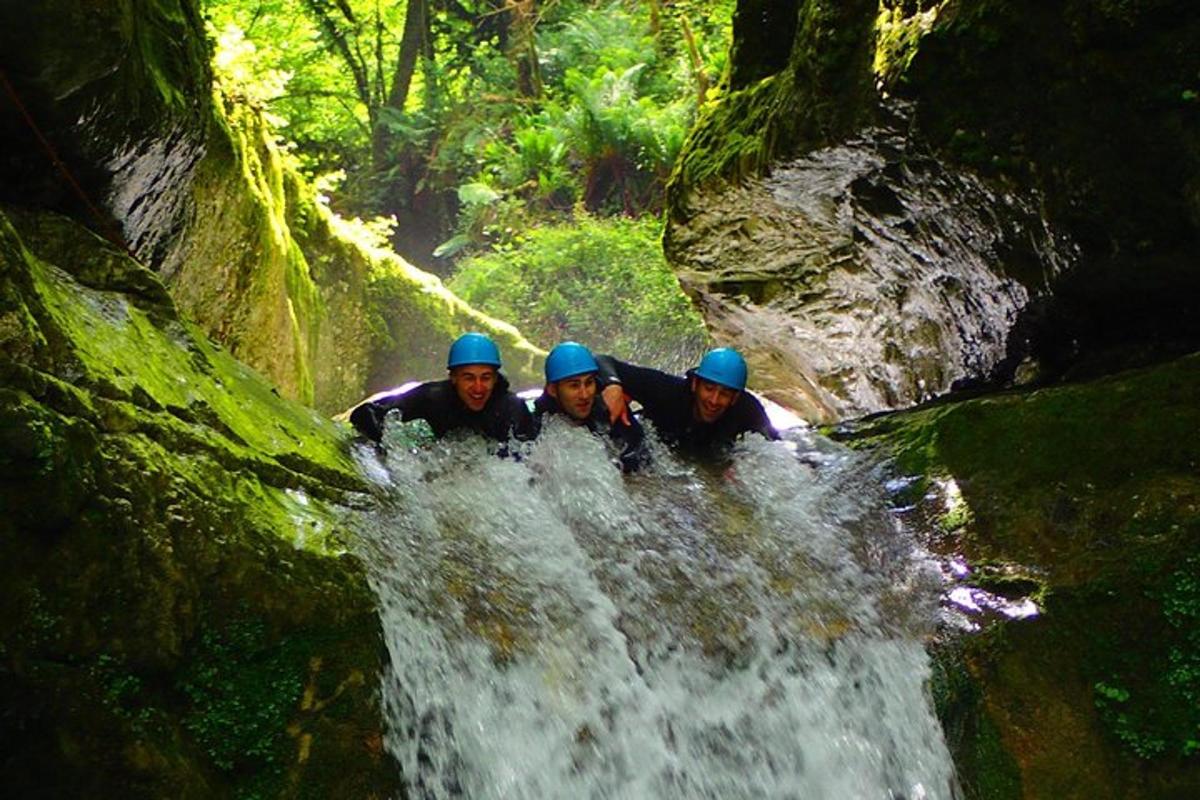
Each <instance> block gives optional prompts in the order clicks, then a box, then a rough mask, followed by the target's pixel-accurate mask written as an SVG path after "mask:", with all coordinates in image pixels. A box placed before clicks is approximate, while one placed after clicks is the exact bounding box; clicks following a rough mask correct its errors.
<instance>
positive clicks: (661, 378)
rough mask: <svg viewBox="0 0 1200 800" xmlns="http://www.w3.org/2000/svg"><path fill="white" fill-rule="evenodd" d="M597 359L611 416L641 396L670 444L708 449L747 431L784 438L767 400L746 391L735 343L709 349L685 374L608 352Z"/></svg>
mask: <svg viewBox="0 0 1200 800" xmlns="http://www.w3.org/2000/svg"><path fill="white" fill-rule="evenodd" d="M596 361H597V362H598V363H599V365H600V382H601V383H602V384H603V389H602V394H603V398H604V402H605V405H606V407H607V408H608V410H609V413H610V417H611V418H613V419H615V418H617V417H618V416H620V415H622V414H626V413H628V412H627V411H626V404H627V402H628V401H629V400H631V399H632V400H636V401H637V402H638V403H639V404H640V405H641V406H642V411H641V413H642V416H643V417H644V418H645V419H648V420H650V421H651V422H653V423H654V427H655V430H657V432H658V436H659V438H661V439H662V440H663V441H664V442H666V443H667V444H669V445H673V446H677V447H679V448H681V449H685V450H690V451H695V452H704V451H710V450H713V449H715V448H723V447H728V446H729V445H731V444H732V443H733V442H734V440H735V439H737V438H738V437H739V436H741V435H742V434H744V433H758V434H761V435H763V436H765V437H766V438H768V439H778V438H779V433H778V432H777V431H776V430H775V428H774V427H773V426H772V425H771V421H770V419H768V417H767V412H766V410H765V409H764V408H763V406H762V403H760V402H758V399H757V398H755V397H754V395H752V394H750V393H749V392H747V391H746V377H747V372H748V370H747V367H746V359H744V358H742V354H741V353H739V352H738V351H737V350H734V349H733V348H730V347H720V348H717V349H716V350H710V351H709V352H707V353H705V355H704V358H702V359H700V363H699V365H697V366H696V367H695V368H693V369H690V370H688V371H687V374H686V375H684V376H682V377H681V376H679V375H670V374H668V373H666V372H660V371H659V370H656V369H651V368H649V367H639V366H635V365H633V364H627V363H625V362H624V361H618V360H617V359H615V358H613V357H612V356H608V355H602V356H598V357H597V358H596Z"/></svg>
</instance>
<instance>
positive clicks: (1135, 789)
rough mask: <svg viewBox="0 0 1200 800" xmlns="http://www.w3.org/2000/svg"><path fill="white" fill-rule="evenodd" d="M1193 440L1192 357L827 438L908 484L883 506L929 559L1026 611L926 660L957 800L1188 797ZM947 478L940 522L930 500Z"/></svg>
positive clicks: (1193, 727) (1197, 649) (1195, 512)
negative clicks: (898, 516)
mask: <svg viewBox="0 0 1200 800" xmlns="http://www.w3.org/2000/svg"><path fill="white" fill-rule="evenodd" d="M1197 430H1200V354H1196V355H1192V356H1188V357H1186V358H1183V359H1180V360H1177V361H1173V362H1168V363H1165V364H1162V365H1159V366H1156V367H1152V368H1144V369H1141V370H1135V371H1130V372H1125V373H1120V374H1118V375H1115V376H1112V377H1109V378H1105V379H1101V380H1096V381H1093V382H1089V383H1081V384H1075V385H1061V386H1055V387H1051V388H1045V389H1041V390H1038V391H1034V392H1028V393H1015V392H1013V393H1008V394H1002V395H992V396H986V397H978V398H975V399H971V400H964V401H958V402H953V401H951V402H941V403H937V404H934V405H931V406H928V407H925V408H921V409H917V410H914V411H911V412H903V413H897V414H891V415H885V416H880V417H876V418H874V419H869V420H866V421H864V422H862V423H858V424H855V425H851V426H846V427H844V428H842V429H841V430H840V431H834V432H833V433H834V435H835V436H837V437H838V438H842V439H844V440H846V441H848V442H849V443H851V444H852V445H853V446H855V447H859V448H876V449H877V450H878V452H880V453H881V454H884V455H886V456H887V457H888V458H890V459H891V460H892V463H893V464H894V468H895V470H896V471H897V472H898V473H900V474H902V475H904V476H907V477H909V478H910V479H911V480H910V482H909V484H908V486H909V488H908V490H907V494H908V497H905V498H898V500H899V501H900V502H903V503H908V502H916V503H917V506H918V509H921V510H923V511H924V513H925V514H926V517H927V518H928V519H929V520H931V521H933V522H934V523H935V525H934V529H933V530H931V535H930V540H931V543H932V545H933V546H934V547H935V549H937V550H939V551H941V552H944V553H945V554H947V555H952V554H954V555H962V556H963V557H965V559H966V561H967V562H968V563H969V564H971V565H972V566H973V567H975V568H976V570H977V572H979V573H982V574H983V575H985V576H986V575H989V574H990V575H993V576H1008V577H1009V579H1010V580H1015V578H1019V579H1020V580H1019V581H1018V582H1016V583H1013V584H1012V585H1010V587H1009V588H1010V589H1016V591H1017V592H1018V593H1020V594H1031V595H1033V596H1035V597H1036V598H1037V600H1038V603H1039V606H1040V614H1039V615H1038V616H1037V617H1036V618H1034V619H1031V620H1019V621H1009V622H1004V623H998V624H995V625H993V626H992V627H991V628H990V629H989V630H988V631H987V633H986V634H984V635H982V636H978V637H975V638H968V639H966V640H964V641H961V642H959V643H958V644H957V645H955V646H954V647H952V648H950V650H949V651H948V653H942V654H940V655H939V659H938V661H939V664H940V666H939V670H940V671H939V675H940V679H939V681H938V682H937V685H936V686H935V697H941V698H942V699H940V700H939V703H938V707H939V712H940V713H941V714H942V717H943V720H944V722H945V724H946V728H947V733H948V739H949V740H950V742H951V744H952V747H953V748H954V749H955V755H956V761H957V763H958V764H959V767H960V772H961V774H962V778H963V781H964V784H965V785H966V786H967V789H968V794H969V795H972V796H976V797H1010V796H1021V797H1046V798H1051V797H1056V798H1057V797H1113V798H1116V797H1123V798H1128V797H1134V798H1175V797H1190V796H1193V795H1195V794H1197V793H1198V792H1200V737H1198V736H1197V734H1200V704H1198V703H1197V702H1196V701H1197V698H1200V581H1198V580H1197V578H1196V577H1195V576H1196V575H1197V574H1198V573H1197V570H1198V569H1200V477H1198V475H1200V473H1198V472H1197V464H1200V439H1197V437H1196V436H1195V431H1197ZM951 482H952V485H953V486H955V487H957V494H958V495H960V496H961V500H960V501H959V502H960V504H961V505H960V506H958V507H955V508H953V509H948V508H947V506H946V505H945V500H946V495H945V492H944V491H942V492H938V491H931V490H935V489H936V488H937V487H938V486H942V487H946V486H949V485H951ZM951 517H952V518H951ZM1014 576H1015V577H1014ZM990 588H991V589H992V590H995V591H1001V592H1003V591H1005V588H1004V587H1003V586H1000V585H999V584H993V585H992V586H991V587H990ZM989 787H990V788H989Z"/></svg>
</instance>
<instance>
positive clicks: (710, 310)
mask: <svg viewBox="0 0 1200 800" xmlns="http://www.w3.org/2000/svg"><path fill="white" fill-rule="evenodd" d="M680 216H681V217H683V218H684V219H685V220H686V221H683V222H679V223H677V224H676V225H674V226H672V227H671V228H670V230H669V234H668V240H667V242H668V253H669V256H670V258H671V259H672V260H673V262H674V263H675V264H677V265H678V267H677V268H678V271H679V275H680V280H681V282H682V283H683V284H684V286H685V288H686V289H687V290H688V291H689V292H690V293H691V294H692V295H693V296H694V297H696V298H697V299H698V300H699V302H700V303H701V305H702V307H703V308H704V311H705V315H706V318H707V320H708V322H709V324H710V325H711V326H712V327H713V329H714V331H715V333H716V335H717V338H718V339H723V340H726V341H733V342H736V343H737V344H738V346H739V347H741V348H742V349H743V350H745V351H746V352H747V353H748V355H749V358H750V361H751V364H752V376H753V383H754V385H755V386H756V387H757V388H759V389H761V390H763V391H765V393H766V394H767V395H768V396H770V397H771V398H772V399H774V400H776V401H778V402H780V403H783V404H785V405H788V406H790V407H792V408H795V409H798V410H800V411H802V412H803V413H804V414H805V415H806V416H808V417H809V418H810V419H814V420H817V421H822V422H828V421H832V420H836V419H842V418H845V417H849V416H858V415H862V414H865V413H870V412H874V411H880V410H884V409H893V408H900V407H904V406H908V405H911V404H913V403H916V402H919V401H921V400H923V399H926V398H927V397H929V396H932V395H936V394H940V393H943V392H945V391H947V390H948V389H950V388H951V386H953V385H954V383H955V382H956V381H960V380H963V379H967V378H971V377H976V376H988V375H991V374H993V373H996V372H998V371H999V372H1003V371H1005V370H1007V371H1009V372H1010V373H1011V370H1012V368H1013V367H1014V366H1015V365H1016V364H1017V363H1018V362H1019V361H1020V359H1021V357H1022V355H1023V348H1024V343H1023V342H1022V341H1021V340H1020V339H1019V337H1014V336H1013V335H1012V329H1013V326H1014V324H1015V323H1016V321H1017V320H1018V319H1019V318H1020V316H1021V315H1022V314H1023V313H1025V312H1026V311H1027V310H1028V309H1030V304H1031V302H1033V301H1034V300H1035V299H1036V298H1038V297H1039V296H1040V295H1042V294H1043V293H1044V292H1045V291H1046V288H1047V286H1048V285H1049V284H1050V281H1051V280H1052V279H1053V278H1054V276H1055V275H1056V274H1058V273H1059V272H1061V271H1063V270H1065V269H1066V268H1067V267H1069V265H1070V263H1071V260H1072V258H1073V250H1072V247H1071V245H1070V243H1069V241H1067V240H1066V239H1065V237H1062V236H1056V235H1055V234H1054V232H1053V231H1051V230H1050V229H1049V228H1048V227H1047V226H1046V225H1045V224H1044V223H1043V222H1042V221H1041V219H1040V217H1039V215H1038V203H1037V198H1036V197H1035V196H1033V195H1031V194H1024V195H1021V194H1018V193H1002V192H999V191H997V190H995V189H994V188H991V187H989V186H988V185H987V184H985V183H984V182H983V181H981V180H979V179H978V178H976V177H974V176H973V175H972V174H970V173H968V172H965V171H960V170H954V169H952V168H947V167H945V166H943V165H942V164H940V163H939V162H938V161H937V160H935V159H934V158H932V157H931V156H930V155H928V154H927V153H926V152H923V151H922V150H921V149H920V147H919V145H917V144H915V143H911V142H906V141H905V139H904V138H903V136H902V135H901V133H900V132H899V131H898V130H895V129H883V128H878V129H873V130H870V131H867V132H865V133H864V134H863V135H862V136H860V137H858V138H856V139H854V140H852V141H849V142H847V143H845V144H842V145H838V146H834V147H829V148H824V149H821V150H817V151H814V152H812V153H810V154H808V155H806V156H804V157H802V158H797V159H793V160H791V161H787V162H782V163H779V164H777V165H776V166H775V168H774V169H773V170H772V171H771V174H770V175H769V176H768V177H766V178H761V179H751V180H747V181H744V182H743V183H742V184H741V185H740V186H738V187H736V188H731V189H727V190H725V191H723V192H720V193H718V192H701V193H699V194H697V195H693V196H692V197H691V198H690V200H689V207H688V209H687V213H686V214H684V215H680Z"/></svg>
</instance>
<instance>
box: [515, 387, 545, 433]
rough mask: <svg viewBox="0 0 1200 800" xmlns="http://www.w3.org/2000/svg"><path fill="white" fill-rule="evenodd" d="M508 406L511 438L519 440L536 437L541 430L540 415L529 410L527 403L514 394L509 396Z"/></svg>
mask: <svg viewBox="0 0 1200 800" xmlns="http://www.w3.org/2000/svg"><path fill="white" fill-rule="evenodd" d="M509 407H510V409H511V411H510V412H509V413H510V415H511V417H512V420H511V429H512V435H513V438H514V439H516V440H517V441H521V442H528V441H531V440H533V439H536V438H537V435H538V433H539V432H540V431H541V416H540V415H539V414H536V413H535V412H533V411H530V409H529V404H528V403H526V402H525V401H524V400H522V399H521V398H520V397H517V396H516V395H512V396H511V398H510V400H509Z"/></svg>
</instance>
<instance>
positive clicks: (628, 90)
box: [205, 0, 735, 349]
mask: <svg viewBox="0 0 1200 800" xmlns="http://www.w3.org/2000/svg"><path fill="white" fill-rule="evenodd" d="M734 6H735V2H734V0H395V1H393V2H384V1H383V0H206V2H205V14H206V20H207V25H208V31H209V35H210V37H211V38H212V40H213V43H214V72H215V74H216V76H217V78H218V81H219V83H220V85H221V88H222V91H224V92H226V93H227V94H231V95H234V96H235V97H237V98H239V99H241V100H244V101H247V102H250V103H252V104H254V105H257V106H259V107H260V108H262V109H263V110H264V111H265V112H266V113H267V114H268V115H269V117H270V119H271V120H272V121H273V123H274V125H275V126H276V128H277V130H278V134H279V137H280V139H281V141H282V142H284V143H286V145H287V147H288V149H289V150H290V151H291V153H292V154H293V155H294V157H295V159H296V160H297V162H298V164H299V166H300V168H301V169H302V171H303V172H304V173H306V174H307V175H308V176H309V177H310V178H311V179H312V180H313V181H314V182H316V184H317V186H318V187H319V188H320V190H321V192H322V196H323V197H324V198H325V199H326V201H327V202H328V203H329V205H330V207H331V208H332V209H333V210H335V211H336V212H338V213H340V214H342V215H344V216H348V217H358V218H363V219H367V220H373V221H374V222H373V223H372V224H373V227H374V229H375V230H376V231H382V232H383V233H384V234H385V235H386V236H387V237H388V239H389V240H390V242H391V244H392V245H393V246H394V247H395V249H396V250H397V251H398V252H399V253H400V254H401V255H403V256H405V257H406V258H408V259H409V260H411V261H413V262H414V263H416V264H418V265H419V266H422V267H425V268H427V269H430V270H432V271H434V272H437V273H439V274H441V275H442V276H443V277H447V278H453V276H454V274H455V273H456V272H458V271H461V272H462V273H464V274H463V275H462V276H461V277H459V278H453V281H454V285H456V286H458V287H460V288H462V289H463V290H467V288H468V287H469V291H468V294H469V295H470V297H469V300H470V301H471V302H472V303H473V304H476V305H477V306H478V307H480V308H481V309H482V310H484V311H487V312H489V313H493V314H497V315H500V316H505V318H507V319H509V321H511V322H513V323H514V324H517V325H518V326H520V327H522V328H528V330H529V331H530V335H531V337H532V339H533V340H534V341H536V342H537V343H538V344H541V345H542V346H549V345H552V344H553V343H554V341H556V340H557V337H558V336H559V335H570V336H574V337H576V338H579V339H581V340H583V341H585V342H588V343H594V344H595V345H596V346H598V347H601V346H604V347H608V340H607V339H606V338H605V337H606V336H608V335H609V333H610V332H611V330H612V329H613V326H615V327H616V328H620V327H623V326H625V325H626V324H629V325H634V326H642V327H644V328H645V329H646V330H651V329H654V328H659V329H664V328H665V329H666V330H667V331H670V332H671V333H672V334H682V335H683V336H684V337H685V339H686V341H685V343H684V347H685V349H686V348H687V347H690V346H692V345H693V344H695V343H696V342H698V341H699V340H700V338H702V336H703V331H702V327H701V324H700V321H699V317H698V316H697V315H696V314H695V313H694V311H692V309H691V308H690V306H689V305H688V304H687V302H686V300H685V299H684V298H683V297H682V295H681V293H680V292H679V291H678V289H677V288H676V285H675V283H674V278H673V276H671V275H670V273H669V271H668V268H667V265H666V262H665V261H664V259H663V257H662V251H661V245H660V244H659V241H658V239H659V236H658V216H659V212H660V211H661V209H662V203H663V187H664V184H665V181H666V179H667V177H668V174H669V172H670V169H671V167H672V165H673V163H674V161H675V158H676V156H677V155H678V153H679V150H680V147H681V146H682V144H683V140H684V137H685V135H686V133H687V131H688V129H689V127H690V125H691V123H692V121H693V119H694V117H695V114H696V111H697V109H698V107H700V106H701V105H702V104H703V103H705V102H708V101H710V100H712V99H713V98H714V96H715V94H716V93H717V92H718V91H719V85H720V78H721V76H722V74H723V73H724V71H725V69H726V60H727V55H728V45H729V40H730V35H731V30H730V29H731V17H732V13H733V8H734ZM614 239H623V240H624V241H626V242H627V243H629V245H630V246H629V247H615V248H613V247H603V246H601V247H595V246H589V244H588V241H589V240H594V241H604V240H608V241H612V240H614ZM546 242H558V243H560V244H562V243H566V242H572V243H574V246H572V245H566V249H567V250H568V251H572V252H575V253H577V254H578V255H579V256H580V257H581V258H585V259H586V260H580V261H574V262H571V263H568V261H570V260H569V259H563V258H561V257H560V254H561V252H562V251H561V250H560V251H558V252H555V248H554V247H546V246H544V245H545V243H546ZM631 248H632V249H633V250H636V251H638V255H637V257H636V258H635V259H634V260H635V261H636V264H634V263H633V262H631V261H630V260H629V259H628V258H627V256H629V255H630V250H631ZM643 250H645V251H646V252H642V251H643ZM542 254H544V255H546V256H547V257H551V261H540V260H539V259H542ZM517 265H520V266H519V267H518V266H517ZM518 269H523V270H525V271H526V272H530V271H532V272H538V273H547V274H542V277H541V278H540V279H539V280H537V281H528V280H523V279H520V278H519V277H518V274H517V272H516V271H515V270H518ZM560 269H562V270H569V271H571V275H569V276H566V277H567V278H568V279H567V280H565V281H564V285H565V286H567V287H568V288H567V289H565V290H564V291H566V292H567V294H566V295H565V296H564V295H563V293H562V291H560V292H559V293H558V295H557V296H554V297H546V295H545V293H544V292H539V291H538V290H537V289H535V286H540V285H543V284H544V283H545V280H550V281H551V282H553V280H554V275H553V273H554V272H556V271H558V270H560ZM646 270H649V271H651V272H653V273H654V274H655V277H649V278H638V277H636V276H635V275H634V273H635V272H645V271H646ZM580 273H582V275H580ZM489 276H490V278H489ZM572 276H577V277H581V278H582V280H576V277H572ZM589 276H590V277H589ZM614 277H615V279H614ZM598 281H599V282H604V281H607V282H608V283H609V284H610V285H611V286H614V287H616V288H615V289H614V291H620V290H621V287H627V288H628V290H629V291H636V292H639V295H640V296H639V297H638V298H636V299H635V298H633V297H630V298H623V297H614V298H613V299H612V302H611V303H610V305H609V308H608V312H609V320H610V322H611V323H612V325H610V326H609V327H608V328H604V329H601V328H593V327H591V326H585V325H579V324H575V325H571V326H568V325H564V324H562V322H561V320H562V317H563V309H564V307H589V308H590V307H591V306H590V304H591V303H593V302H594V301H597V300H602V299H603V298H601V297H600V294H601V293H600V292H598V291H592V292H590V293H588V292H585V294H584V295H578V294H575V295H572V294H571V293H570V288H569V287H577V288H579V287H583V286H585V285H595V284H596V283H597V282H598ZM646 281H649V283H650V284H652V285H654V286H655V287H656V289H655V290H654V291H653V292H650V293H649V295H646V294H645V293H643V292H642V289H644V288H645V284H646ZM493 287H495V290H493ZM614 310H615V311H614ZM613 313H616V314H619V315H624V314H627V313H628V314H632V315H633V316H631V317H626V316H618V317H616V318H615V319H613V318H612V314H613ZM509 315H515V316H509ZM574 316H575V317H576V318H577V319H578V318H581V317H597V318H598V317H599V316H603V315H602V314H600V313H599V312H597V311H594V310H588V311H586V312H581V313H580V314H576V315H574ZM634 317H636V318H637V321H635V319H634ZM626 338H628V339H630V340H632V339H637V338H639V334H637V333H633V334H631V335H630V336H629V337H626Z"/></svg>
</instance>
